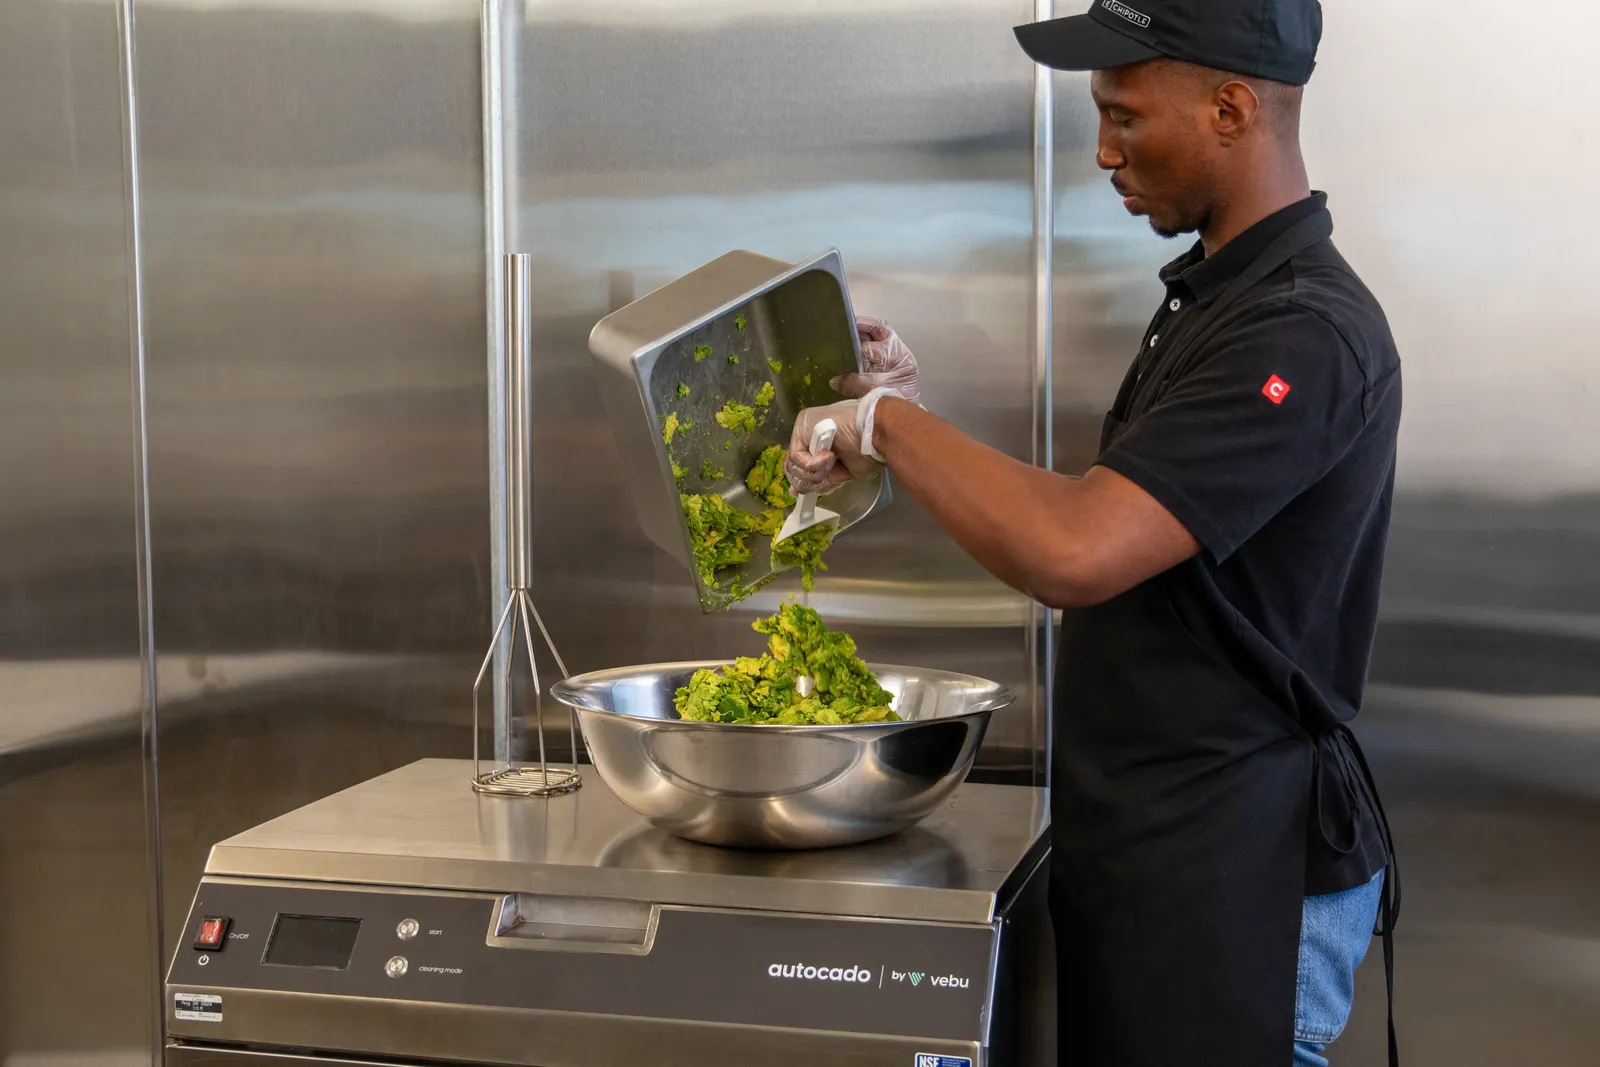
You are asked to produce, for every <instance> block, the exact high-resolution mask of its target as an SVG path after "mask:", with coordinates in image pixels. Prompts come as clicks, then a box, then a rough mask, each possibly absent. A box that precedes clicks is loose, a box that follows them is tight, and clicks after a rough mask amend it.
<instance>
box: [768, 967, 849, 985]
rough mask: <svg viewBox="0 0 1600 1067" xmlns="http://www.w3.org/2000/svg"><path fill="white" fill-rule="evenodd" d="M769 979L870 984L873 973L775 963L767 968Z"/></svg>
mask: <svg viewBox="0 0 1600 1067" xmlns="http://www.w3.org/2000/svg"><path fill="white" fill-rule="evenodd" d="M767 977H768V978H804V979H807V980H809V981H813V982H870V981H872V972H871V971H869V970H867V969H866V968H865V967H809V966H807V965H806V964H804V963H774V964H773V965H772V966H770V967H768V968H767Z"/></svg>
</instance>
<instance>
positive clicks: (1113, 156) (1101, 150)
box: [1094, 141, 1128, 170]
mask: <svg viewBox="0 0 1600 1067" xmlns="http://www.w3.org/2000/svg"><path fill="white" fill-rule="evenodd" d="M1094 162H1095V165H1096V166H1097V167H1099V168H1100V169H1101V170H1116V169H1117V168H1118V167H1121V166H1123V165H1124V164H1125V163H1127V162H1128V160H1127V158H1126V157H1125V156H1123V154H1122V153H1121V152H1119V151H1117V149H1116V148H1114V147H1112V146H1111V145H1109V144H1107V143H1106V142H1105V141H1101V142H1100V145H1099V147H1098V148H1096V149H1095V153H1094Z"/></svg>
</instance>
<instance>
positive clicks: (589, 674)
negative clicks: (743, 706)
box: [550, 659, 1017, 734]
mask: <svg viewBox="0 0 1600 1067" xmlns="http://www.w3.org/2000/svg"><path fill="white" fill-rule="evenodd" d="M732 664H733V660H731V659H711V660H677V661H673V662H668V663H639V664H634V665H632V666H628V667H606V668H603V669H601V670H597V671H585V672H584V673H582V674H574V675H572V676H571V677H570V678H563V679H561V680H560V681H559V682H556V683H555V684H553V685H552V686H551V687H550V695H551V696H552V697H554V698H555V699H556V700H557V701H559V702H560V703H562V704H564V705H566V706H567V707H569V708H571V709H573V710H574V711H576V712H578V713H580V714H588V715H603V716H606V717H608V718H613V719H622V720H624V721H627V722H645V723H652V724H655V725H657V726H662V727H670V728H676V729H683V730H693V729H702V728H710V729H715V730H756V731H759V732H761V733H763V734H797V733H805V734H816V733H838V732H844V731H848V732H852V733H855V732H867V731H874V730H876V731H884V732H888V731H893V730H901V729H906V728H909V727H916V726H925V725H927V724H928V723H930V722H956V721H959V720H962V719H969V718H975V717H979V716H987V715H992V714H994V713H995V712H997V711H999V710H1001V709H1002V708H1007V707H1010V706H1011V705H1012V704H1014V703H1016V699H1017V698H1016V694H1015V693H1013V692H1012V691H1011V687H1010V686H1007V685H1002V684H1001V683H999V682H992V681H990V680H989V679H987V678H979V677H978V676H977V675H975V674H963V673H962V672H960V671H946V670H941V669H939V668H937V667H912V666H908V665H905V664H897V663H868V664H867V669H868V670H870V671H872V673H873V674H875V675H876V674H883V673H889V674H915V675H922V676H929V675H934V676H938V677H942V678H956V679H967V680H970V681H973V682H977V683H980V684H981V685H983V686H987V687H991V688H992V690H993V692H992V693H991V694H990V695H989V696H988V697H986V698H984V699H983V700H981V701H979V702H978V704H977V705H976V706H975V707H972V708H969V709H967V710H966V711H963V712H961V713H960V714H958V715H941V716H939V717H938V718H936V719H905V720H902V721H900V722H851V723H838V724H832V723H814V724H806V725H788V724H783V725H780V724H777V723H759V722H700V721H698V720H695V719H679V718H672V719H650V718H645V717H644V716H642V715H629V714H627V713H626V712H622V711H613V710H612V709H610V708H597V707H595V706H593V705H591V704H584V703H581V702H580V701H578V700H576V699H575V698H573V697H571V696H570V694H571V692H572V689H573V686H574V683H577V682H580V681H583V680H585V679H595V678H599V677H602V676H604V675H607V674H621V673H623V672H634V671H654V672H655V673H658V674H665V673H667V672H668V671H687V672H690V673H693V672H694V671H697V670H710V669H713V668H716V667H727V666H732Z"/></svg>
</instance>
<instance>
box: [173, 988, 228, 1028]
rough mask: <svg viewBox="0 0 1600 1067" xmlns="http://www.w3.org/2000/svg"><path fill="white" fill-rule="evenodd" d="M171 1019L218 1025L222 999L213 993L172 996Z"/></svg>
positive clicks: (220, 1018) (220, 1019) (177, 994)
mask: <svg viewBox="0 0 1600 1067" xmlns="http://www.w3.org/2000/svg"><path fill="white" fill-rule="evenodd" d="M172 1007H173V1012H172V1014H173V1017H174V1018H177V1019H183V1020H184V1021H186V1022H192V1023H220V1022H221V1021H222V998H221V997H219V996H217V995H216V994H214V993H174V994H172Z"/></svg>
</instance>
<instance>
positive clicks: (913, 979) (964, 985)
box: [889, 971, 972, 989]
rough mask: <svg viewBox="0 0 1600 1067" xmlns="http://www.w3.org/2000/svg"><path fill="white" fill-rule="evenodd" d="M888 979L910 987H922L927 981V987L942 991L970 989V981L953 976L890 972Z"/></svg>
mask: <svg viewBox="0 0 1600 1067" xmlns="http://www.w3.org/2000/svg"><path fill="white" fill-rule="evenodd" d="M889 977H890V978H892V979H893V980H894V981H896V982H910V983H911V985H912V987H913V988H915V987H917V986H920V985H922V982H923V979H927V982H928V984H929V985H932V986H939V987H940V988H942V989H971V988H972V982H971V980H970V979H966V978H957V977H956V976H955V975H953V974H945V975H930V974H928V973H927V972H926V971H890V972H889Z"/></svg>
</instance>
